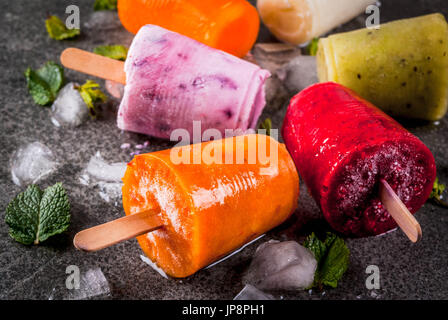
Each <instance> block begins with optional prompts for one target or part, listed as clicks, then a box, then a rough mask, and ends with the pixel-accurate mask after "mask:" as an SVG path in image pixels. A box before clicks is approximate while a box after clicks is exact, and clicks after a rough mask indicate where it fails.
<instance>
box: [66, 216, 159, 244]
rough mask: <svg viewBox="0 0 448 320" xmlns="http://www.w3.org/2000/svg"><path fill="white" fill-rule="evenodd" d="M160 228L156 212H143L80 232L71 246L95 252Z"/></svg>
mask: <svg viewBox="0 0 448 320" xmlns="http://www.w3.org/2000/svg"><path fill="white" fill-rule="evenodd" d="M162 226H163V222H162V220H161V219H160V215H159V211H158V210H148V211H143V212H139V213H136V214H131V215H128V216H126V217H123V218H120V219H117V220H113V221H110V222H107V223H104V224H101V225H98V226H95V227H92V228H90V229H86V230H83V231H80V232H78V233H77V234H76V235H75V238H74V239H73V244H74V245H75V247H76V248H77V249H79V250H83V251H97V250H101V249H104V248H106V247H110V246H112V245H114V244H117V243H119V242H122V241H125V240H129V239H132V238H135V237H137V236H140V235H142V234H145V233H148V232H151V231H154V230H156V229H158V228H160V227H162Z"/></svg>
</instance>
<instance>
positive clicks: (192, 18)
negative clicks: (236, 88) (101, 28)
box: [118, 0, 260, 57]
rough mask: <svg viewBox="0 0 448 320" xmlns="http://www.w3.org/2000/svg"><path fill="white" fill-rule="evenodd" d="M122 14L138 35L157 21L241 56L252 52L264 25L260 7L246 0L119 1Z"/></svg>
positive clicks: (123, 21)
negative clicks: (260, 29) (143, 27)
mask: <svg viewBox="0 0 448 320" xmlns="http://www.w3.org/2000/svg"><path fill="white" fill-rule="evenodd" d="M118 15H119V17H120V21H121V23H122V24H123V26H124V27H125V28H126V29H127V30H128V31H130V32H132V33H134V34H136V33H137V31H138V30H139V29H140V28H141V27H142V26H144V25H146V24H154V25H158V26H161V27H163V28H165V29H168V30H171V31H175V32H178V33H181V34H183V35H185V36H187V37H190V38H193V39H195V40H197V41H199V42H202V43H204V44H206V45H208V46H210V47H213V48H216V49H220V50H223V51H226V52H228V53H230V54H233V55H236V56H238V57H244V56H245V55H246V54H247V53H248V52H249V50H250V49H251V48H252V46H253V44H254V43H255V41H256V39H257V35H258V31H259V28H260V18H259V16H258V13H257V9H255V7H253V6H252V5H251V4H250V3H249V2H247V1H246V0H188V1H187V0H119V1H118Z"/></svg>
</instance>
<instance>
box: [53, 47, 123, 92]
mask: <svg viewBox="0 0 448 320" xmlns="http://www.w3.org/2000/svg"><path fill="white" fill-rule="evenodd" d="M60 59H61V63H62V65H63V66H64V67H66V68H68V69H72V70H76V71H79V72H82V73H85V74H89V75H91V76H95V77H98V78H101V79H106V80H112V81H115V82H118V83H122V84H126V74H125V72H124V62H123V61H119V60H115V59H111V58H107V57H103V56H100V55H98V54H95V53H92V52H88V51H84V50H81V49H76V48H67V49H65V50H64V51H62V53H61V58H60Z"/></svg>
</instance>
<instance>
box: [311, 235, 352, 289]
mask: <svg viewBox="0 0 448 320" xmlns="http://www.w3.org/2000/svg"><path fill="white" fill-rule="evenodd" d="M304 247H305V248H308V249H309V250H310V251H311V252H312V253H313V254H314V257H315V258H316V260H317V269H316V272H315V274H314V282H313V285H312V287H317V288H320V289H322V288H323V287H324V286H329V287H332V288H336V287H337V285H338V281H339V280H340V279H341V278H342V276H343V274H344V273H345V271H346V270H347V268H348V264H349V258H350V250H349V249H348V247H347V245H346V244H345V241H344V240H343V239H342V238H340V237H338V236H336V235H335V234H333V233H331V232H328V233H327V234H326V238H325V240H323V241H322V240H320V239H319V238H317V236H316V235H315V234H314V232H313V233H312V234H311V235H310V236H308V238H307V239H306V240H305V243H304Z"/></svg>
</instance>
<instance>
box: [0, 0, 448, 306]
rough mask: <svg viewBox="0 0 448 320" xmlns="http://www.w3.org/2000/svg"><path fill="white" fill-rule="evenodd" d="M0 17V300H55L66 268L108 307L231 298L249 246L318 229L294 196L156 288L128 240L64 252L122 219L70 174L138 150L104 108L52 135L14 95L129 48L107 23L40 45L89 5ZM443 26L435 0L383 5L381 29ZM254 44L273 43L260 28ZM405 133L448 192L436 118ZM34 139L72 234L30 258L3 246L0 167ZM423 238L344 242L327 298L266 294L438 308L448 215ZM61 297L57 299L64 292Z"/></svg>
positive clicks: (6, 10)
mask: <svg viewBox="0 0 448 320" xmlns="http://www.w3.org/2000/svg"><path fill="white" fill-rule="evenodd" d="M1 4H2V5H1V8H2V10H1V12H0V16H1V18H0V30H1V32H0V52H1V53H0V65H1V71H2V72H1V73H0V99H1V100H0V105H1V108H2V112H1V116H0V117H1V118H0V132H1V138H0V150H1V152H0V164H1V165H0V173H1V174H0V208H1V213H0V248H1V249H0V298H2V299H22V298H25V299H48V298H49V297H50V295H53V296H54V297H56V298H58V297H59V298H62V297H64V296H65V295H66V294H67V292H65V291H67V289H65V288H64V283H65V279H66V274H65V269H66V267H67V266H68V265H72V264H74V265H78V266H79V267H80V269H81V272H85V271H87V270H88V269H92V268H97V267H99V268H101V270H102V271H103V273H104V275H105V276H106V278H107V280H108V282H109V285H110V288H111V294H110V295H108V296H107V297H106V298H113V299H231V298H233V297H234V296H235V295H236V294H237V293H238V292H239V291H240V290H241V289H242V288H243V285H242V283H241V278H242V275H243V273H244V271H245V270H246V268H247V266H248V264H249V262H250V259H251V256H252V255H253V252H254V250H255V248H256V247H257V245H258V244H260V243H261V242H262V241H265V240H267V239H270V238H274V239H280V240H284V239H297V240H299V241H301V240H302V239H303V237H304V236H305V235H306V234H307V233H309V232H310V231H313V230H315V229H319V228H325V227H326V225H325V223H324V222H323V221H322V217H321V216H320V214H319V212H318V209H317V207H316V205H315V204H314V201H313V200H312V199H311V198H310V196H309V195H308V194H307V191H306V187H305V186H304V185H303V184H302V186H301V198H300V206H299V209H298V210H297V212H296V215H295V216H294V217H293V218H292V219H291V220H290V221H288V222H287V223H286V224H284V225H283V226H281V227H280V228H278V229H276V230H274V231H272V232H270V233H269V234H268V235H267V236H266V237H265V238H264V239H263V240H259V241H258V243H256V244H253V245H251V246H249V247H247V248H246V249H244V250H243V252H241V253H239V254H237V255H234V256H233V257H231V258H230V259H228V260H226V261H225V262H223V263H221V264H219V265H217V266H215V267H213V268H211V269H207V270H202V271H200V272H198V273H197V274H195V275H193V276H191V277H189V278H188V279H183V280H173V279H164V278H162V277H161V276H159V275H158V274H157V273H155V272H154V271H153V270H152V269H151V268H150V267H148V266H147V265H146V264H145V263H143V262H142V261H141V260H140V257H139V255H140V253H141V251H140V248H139V247H138V245H137V241H135V240H132V241H128V242H126V243H122V244H119V245H117V246H114V247H112V248H108V249H105V250H103V251H100V252H97V253H92V254H86V253H82V252H79V251H76V250H75V248H74V247H73V246H72V239H73V236H74V234H75V233H76V232H78V231H80V230H82V229H84V228H86V227H90V226H93V225H96V224H99V223H103V222H106V221H108V220H111V219H114V218H117V217H120V216H122V215H123V212H122V209H121V203H117V205H114V203H113V202H112V203H105V202H104V201H103V200H102V199H101V198H100V197H98V195H97V192H96V191H95V190H92V189H90V188H87V187H84V186H81V185H80V184H79V182H78V178H77V176H78V174H79V172H80V171H81V170H82V168H83V166H84V165H85V163H86V162H87V161H88V160H89V158H90V157H91V156H92V155H93V154H94V153H95V152H96V151H98V150H99V151H101V153H102V154H103V156H104V157H105V158H106V159H107V160H110V161H129V160H130V156H129V151H123V150H121V149H120V145H121V144H122V143H125V142H131V143H133V144H135V143H141V142H144V141H146V140H147V139H148V138H147V137H145V136H142V135H138V134H132V133H123V132H121V131H120V130H118V129H117V128H116V126H115V120H114V108H115V105H113V104H111V105H109V108H108V110H109V111H110V112H105V113H104V114H105V115H104V116H103V117H102V118H101V119H99V120H97V121H92V120H89V121H87V122H86V123H84V124H83V125H82V126H81V127H79V128H77V129H73V130H72V129H57V128H55V127H54V126H53V125H52V124H51V122H50V117H49V109H48V108H43V107H40V106H37V105H35V104H34V103H33V101H32V99H31V97H30V96H29V94H28V93H27V90H26V82H25V79H24V76H23V72H24V70H25V68H26V67H28V66H30V67H32V68H37V67H39V66H41V65H42V64H43V63H44V62H46V61H47V60H55V61H58V56H59V54H60V52H61V51H62V50H63V49H64V48H66V47H68V46H76V47H79V48H83V49H86V50H92V49H93V48H94V47H95V46H97V45H100V44H115V43H123V44H129V40H130V39H131V37H130V36H129V35H127V34H126V32H124V31H123V29H122V28H121V27H120V25H119V24H118V23H115V24H114V23H112V24H108V25H102V26H98V27H95V28H93V29H88V28H85V27H83V28H82V31H83V34H82V35H81V36H80V37H79V38H77V39H76V40H73V41H55V40H52V39H50V38H49V37H48V35H47V33H46V31H45V27H44V20H45V18H46V16H47V14H48V13H51V14H57V15H59V16H60V17H63V16H64V11H65V7H66V6H67V5H68V4H77V5H79V7H80V8H81V24H84V23H85V22H86V21H88V19H89V17H90V15H91V13H92V12H93V9H92V6H93V0H84V1H43V0H39V1H38V0H33V1H29V0H15V1H6V0H2V1H1ZM432 12H442V13H444V14H445V16H447V15H448V2H447V1H446V0H418V1H417V0H384V1H383V6H382V9H381V21H382V22H386V21H390V20H394V19H397V18H405V17H411V16H416V15H421V14H425V13H432ZM363 19H364V16H363V15H362V16H361V17H359V18H358V19H355V20H353V21H352V22H350V23H348V24H346V25H345V26H343V27H341V28H338V29H337V31H341V30H351V29H355V28H358V27H360V26H361V25H362V23H363V21H364V20H363ZM259 40H260V41H262V42H267V41H272V40H274V39H273V37H272V36H271V35H269V33H268V32H267V31H266V30H265V29H262V32H261V34H260V39H259ZM66 78H67V79H68V81H78V82H83V81H84V80H85V79H86V77H85V76H83V75H81V74H78V73H76V72H72V71H69V70H66ZM283 114H284V110H281V111H279V112H275V113H272V112H269V111H266V112H265V114H264V115H263V116H262V119H263V118H265V117H267V116H270V117H272V118H273V122H274V123H273V125H274V128H275V127H276V128H278V127H280V126H281V121H282V117H283ZM406 126H407V127H408V128H409V129H410V130H411V131H412V132H413V133H415V134H416V135H417V136H418V137H419V138H421V139H422V140H423V141H424V142H425V143H426V144H427V145H428V146H429V148H430V149H431V151H432V152H433V154H434V156H435V158H436V161H437V165H438V176H439V177H440V179H441V180H442V181H445V182H448V160H447V157H446V155H447V152H446V150H447V147H448V144H447V136H448V119H447V118H446V117H445V119H443V120H442V121H441V122H440V124H439V125H434V124H423V123H412V124H409V123H408V124H406ZM35 140H39V141H42V142H43V143H45V144H46V145H48V146H50V148H51V149H52V150H53V151H54V152H55V153H56V154H57V156H58V158H59V160H60V161H61V162H62V163H63V166H62V167H61V168H60V169H59V170H58V171H57V172H56V173H55V174H53V175H52V176H50V177H49V178H47V179H44V180H43V181H41V182H40V183H39V185H40V186H41V187H46V186H48V185H51V184H53V183H55V182H57V181H62V182H63V184H64V186H65V187H66V189H67V190H68V194H69V197H70V200H71V204H72V210H71V213H72V223H71V225H70V227H69V230H68V232H66V233H65V234H62V235H59V236H56V237H54V238H52V239H50V240H49V241H47V242H45V243H43V244H42V245H39V246H37V247H35V246H31V247H26V246H23V245H21V244H19V243H17V242H15V241H13V240H12V239H11V238H10V237H9V236H8V228H7V226H6V225H5V223H4V212H5V211H4V209H5V208H6V205H7V204H8V202H9V201H10V200H11V199H12V198H13V197H14V196H15V195H16V194H17V193H18V192H20V191H22V190H23V189H21V188H19V187H17V186H16V185H14V184H13V183H12V181H11V177H10V172H9V165H8V161H9V158H10V156H11V154H12V153H13V151H14V150H15V149H16V148H17V147H18V146H19V145H22V144H23V143H26V142H31V141H35ZM150 141H151V146H150V148H148V149H147V150H148V151H153V150H161V149H165V148H167V147H169V143H166V142H162V141H159V140H156V139H150ZM416 216H417V218H418V219H419V221H420V223H421V225H422V228H423V235H424V236H423V240H422V241H421V242H420V243H418V244H415V245H413V244H411V243H410V242H409V241H407V240H406V238H405V236H404V235H403V233H402V232H401V231H396V232H393V233H391V234H387V235H384V236H382V237H375V238H366V239H348V240H347V243H348V246H349V248H350V250H351V258H350V266H349V269H348V271H347V273H346V274H345V275H344V277H343V279H342V281H341V282H340V285H339V287H338V288H337V289H329V290H325V293H324V294H323V293H317V292H313V293H312V294H309V293H308V292H305V291H301V292H296V293H285V292H282V293H278V294H277V297H280V296H282V297H283V298H284V299H375V298H376V299H446V298H448V282H447V279H446V272H447V269H446V268H447V265H448V254H447V245H448V211H447V210H444V209H442V208H439V207H437V206H436V205H434V204H432V203H428V204H426V205H425V206H424V208H422V209H421V210H420V211H419V212H418V213H417V215H416ZM370 264H375V265H378V266H379V268H380V271H381V289H380V290H376V291H375V292H373V293H372V292H371V291H369V290H367V289H366V288H365V285H364V282H365V279H366V277H367V275H366V274H365V268H366V267H367V266H368V265H370ZM64 290H65V291H64Z"/></svg>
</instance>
